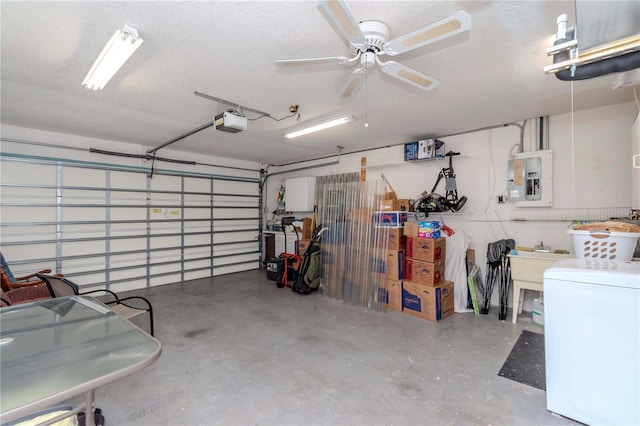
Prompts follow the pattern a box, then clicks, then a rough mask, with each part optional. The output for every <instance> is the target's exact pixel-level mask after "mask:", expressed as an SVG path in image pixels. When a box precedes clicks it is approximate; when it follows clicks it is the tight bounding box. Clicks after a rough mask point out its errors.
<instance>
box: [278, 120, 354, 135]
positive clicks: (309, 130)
mask: <svg viewBox="0 0 640 426" xmlns="http://www.w3.org/2000/svg"><path fill="white" fill-rule="evenodd" d="M352 121H353V117H352V116H351V114H345V115H341V116H340V117H337V118H331V119H329V120H326V121H322V122H320V123H317V124H312V125H310V126H308V127H304V128H302V129H300V130H295V131H293V132H289V133H285V134H284V137H285V139H293V138H297V137H298V136H302V135H308V134H309V133H313V132H318V131H320V130H324V129H328V128H330V127H335V126H339V125H341V124H347V123H350V122H352Z"/></svg>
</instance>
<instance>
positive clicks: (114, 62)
mask: <svg viewBox="0 0 640 426" xmlns="http://www.w3.org/2000/svg"><path fill="white" fill-rule="evenodd" d="M142 41H143V40H142V38H141V37H140V35H139V34H138V30H136V29H135V28H133V27H131V26H129V25H125V26H124V27H122V29H120V30H116V32H115V33H114V34H113V36H112V37H111V39H110V40H109V41H108V42H107V44H106V45H105V47H104V48H103V49H102V52H100V55H99V56H98V59H96V61H95V62H94V63H93V65H92V66H91V69H90V70H89V72H88V73H87V76H86V77H85V78H84V81H83V82H82V85H83V86H84V87H86V88H87V89H90V90H102V89H104V87H105V86H106V85H107V83H108V82H109V80H111V78H112V77H113V76H114V75H115V73H116V72H118V70H119V69H120V68H121V67H122V65H124V63H125V62H127V59H129V57H130V56H131V55H133V52H135V51H136V50H137V49H138V47H140V45H141V44H142Z"/></svg>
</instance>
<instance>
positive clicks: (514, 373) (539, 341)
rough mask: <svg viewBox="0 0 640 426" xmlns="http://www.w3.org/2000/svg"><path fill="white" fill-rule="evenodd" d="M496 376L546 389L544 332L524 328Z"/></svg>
mask: <svg viewBox="0 0 640 426" xmlns="http://www.w3.org/2000/svg"><path fill="white" fill-rule="evenodd" d="M498 376H502V377H505V378H507V379H511V380H515V381H516V382H520V383H523V384H525V385H528V386H533V387H534V388H538V389H542V390H546V384H545V369H544V334H540V333H534V332H532V331H527V330H524V331H523V332H522V334H521V335H520V337H518V341H517V342H516V344H515V346H514V347H513V349H511V353H510V354H509V356H508V357H507V360H506V361H505V362H504V364H503V365H502V368H501V369H500V372H499V373H498Z"/></svg>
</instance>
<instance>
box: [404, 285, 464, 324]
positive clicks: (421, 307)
mask: <svg viewBox="0 0 640 426" xmlns="http://www.w3.org/2000/svg"><path fill="white" fill-rule="evenodd" d="M402 310H403V311H404V312H406V313H408V314H411V315H415V316H417V317H420V318H424V319H427V320H429V321H439V320H441V319H444V318H447V317H449V316H451V315H453V282H451V281H445V282H443V283H442V284H440V285H438V286H435V287H430V286H426V285H421V284H417V283H414V282H409V281H404V282H403V283H402Z"/></svg>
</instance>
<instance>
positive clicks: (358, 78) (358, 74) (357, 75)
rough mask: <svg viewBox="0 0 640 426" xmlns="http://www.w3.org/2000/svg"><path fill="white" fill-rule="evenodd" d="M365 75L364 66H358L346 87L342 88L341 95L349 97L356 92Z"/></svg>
mask: <svg viewBox="0 0 640 426" xmlns="http://www.w3.org/2000/svg"><path fill="white" fill-rule="evenodd" d="M365 77H366V70H365V69H364V68H357V69H355V70H353V72H352V73H351V75H350V76H349V79H348V80H347V82H346V83H345V85H344V87H343V88H342V92H340V93H341V94H340V97H341V98H348V97H349V96H351V95H353V94H354V93H356V92H357V91H358V89H359V88H360V86H361V84H362V81H363V80H364V79H365Z"/></svg>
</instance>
